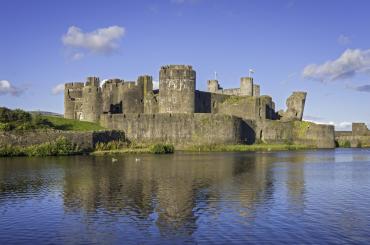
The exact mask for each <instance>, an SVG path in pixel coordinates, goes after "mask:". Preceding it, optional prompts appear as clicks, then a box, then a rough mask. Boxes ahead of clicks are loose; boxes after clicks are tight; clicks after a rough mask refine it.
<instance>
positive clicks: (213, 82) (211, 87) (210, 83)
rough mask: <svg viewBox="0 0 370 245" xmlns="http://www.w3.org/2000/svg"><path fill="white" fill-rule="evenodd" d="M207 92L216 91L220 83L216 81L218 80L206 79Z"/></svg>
mask: <svg viewBox="0 0 370 245" xmlns="http://www.w3.org/2000/svg"><path fill="white" fill-rule="evenodd" d="M207 85H208V92H211V93H216V92H218V90H219V89H220V84H219V83H218V80H208V81H207Z"/></svg>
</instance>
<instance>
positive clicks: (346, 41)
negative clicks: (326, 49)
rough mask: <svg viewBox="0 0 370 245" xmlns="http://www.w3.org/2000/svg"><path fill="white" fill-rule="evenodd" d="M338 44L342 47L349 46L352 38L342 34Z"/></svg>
mask: <svg viewBox="0 0 370 245" xmlns="http://www.w3.org/2000/svg"><path fill="white" fill-rule="evenodd" d="M337 42H338V43H339V44H340V45H347V44H349V43H351V38H350V37H349V36H346V35H343V34H341V35H340V36H339V37H338V39H337Z"/></svg>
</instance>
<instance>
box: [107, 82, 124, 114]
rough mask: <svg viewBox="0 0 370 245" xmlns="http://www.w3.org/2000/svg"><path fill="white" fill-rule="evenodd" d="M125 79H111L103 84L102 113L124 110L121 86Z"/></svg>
mask: <svg viewBox="0 0 370 245" xmlns="http://www.w3.org/2000/svg"><path fill="white" fill-rule="evenodd" d="M123 82H124V81H123V80H120V79H117V78H115V79H109V80H107V81H106V82H105V83H104V84H103V85H102V113H108V112H110V113H120V112H122V102H121V101H122V99H121V98H120V97H119V88H120V87H121V86H122V84H123Z"/></svg>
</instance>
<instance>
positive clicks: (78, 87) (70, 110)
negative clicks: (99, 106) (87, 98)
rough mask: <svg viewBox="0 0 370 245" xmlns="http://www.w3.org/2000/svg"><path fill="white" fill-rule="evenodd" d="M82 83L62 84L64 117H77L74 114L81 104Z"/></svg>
mask: <svg viewBox="0 0 370 245" xmlns="http://www.w3.org/2000/svg"><path fill="white" fill-rule="evenodd" d="M83 87H84V84H83V83H66V84H65V86H64V117H65V118H68V119H79V117H78V116H77V115H76V114H77V111H78V110H80V109H81V108H80V107H81V106H82V90H83Z"/></svg>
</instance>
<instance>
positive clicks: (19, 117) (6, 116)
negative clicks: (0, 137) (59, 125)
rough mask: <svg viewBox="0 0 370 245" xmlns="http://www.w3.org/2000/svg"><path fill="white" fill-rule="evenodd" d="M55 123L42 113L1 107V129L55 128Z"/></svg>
mask: <svg viewBox="0 0 370 245" xmlns="http://www.w3.org/2000/svg"><path fill="white" fill-rule="evenodd" d="M53 126H54V125H53V124H52V123H51V122H50V121H49V120H47V119H46V118H44V117H42V115H41V114H37V113H36V114H31V113H29V112H26V111H23V110H21V109H15V110H11V109H8V108H6V107H0V131H11V130H29V129H38V128H53Z"/></svg>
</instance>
